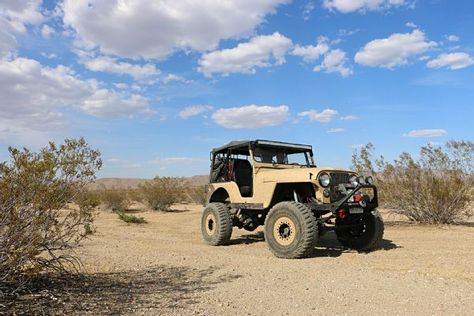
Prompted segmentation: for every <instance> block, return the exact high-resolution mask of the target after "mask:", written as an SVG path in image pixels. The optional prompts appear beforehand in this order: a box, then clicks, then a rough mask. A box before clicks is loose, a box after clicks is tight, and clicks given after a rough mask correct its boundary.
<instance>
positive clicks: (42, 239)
mask: <svg viewBox="0 0 474 316" xmlns="http://www.w3.org/2000/svg"><path fill="white" fill-rule="evenodd" d="M9 153H10V156H11V160H10V161H8V162H3V163H0V295H1V294H2V292H3V293H12V292H14V291H16V290H18V289H20V288H21V287H22V285H24V284H26V283H27V282H28V280H29V279H31V278H32V277H34V276H35V275H37V274H38V273H40V272H42V271H45V270H49V271H51V270H54V271H62V272H64V271H66V269H67V268H71V267H72V268H74V267H77V266H78V264H79V261H78V259H77V257H75V256H74V253H73V252H71V250H72V249H73V247H74V246H76V245H77V244H78V243H79V242H80V241H81V240H82V239H83V238H84V237H85V236H86V235H87V233H88V227H89V228H90V225H91V224H92V221H93V208H92V207H91V206H90V205H88V204H87V203H86V204H83V205H81V206H80V207H79V208H75V209H66V208H65V207H66V204H67V203H68V202H69V201H74V200H75V198H76V197H77V195H78V193H79V192H81V191H82V190H83V189H84V187H85V186H86V185H87V184H88V183H89V182H91V181H93V180H94V178H95V173H96V172H97V171H98V170H99V169H100V167H101V165H102V161H101V160H100V153H99V152H98V151H96V150H92V149H91V148H90V147H89V146H88V144H87V143H86V142H85V140H84V139H82V138H81V139H79V140H74V139H67V140H65V142H64V144H62V145H60V146H56V145H55V144H54V143H50V144H49V145H48V146H47V147H45V148H43V149H41V150H40V151H39V152H37V153H35V152H32V151H29V150H28V149H21V150H20V149H15V148H9Z"/></svg>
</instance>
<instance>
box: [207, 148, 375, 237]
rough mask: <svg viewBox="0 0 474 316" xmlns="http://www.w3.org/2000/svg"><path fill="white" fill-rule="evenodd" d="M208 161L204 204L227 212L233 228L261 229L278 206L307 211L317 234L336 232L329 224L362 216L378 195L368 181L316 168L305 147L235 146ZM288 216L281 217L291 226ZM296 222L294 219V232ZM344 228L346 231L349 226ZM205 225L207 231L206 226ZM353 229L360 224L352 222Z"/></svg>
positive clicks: (371, 208) (346, 172)
mask: <svg viewBox="0 0 474 316" xmlns="http://www.w3.org/2000/svg"><path fill="white" fill-rule="evenodd" d="M210 158H211V171H210V175H209V179H210V181H209V185H208V186H207V193H208V205H211V204H212V205H217V204H219V205H218V206H219V207H222V208H223V209H225V210H226V212H228V213H229V218H230V219H229V221H230V222H231V224H232V226H236V227H239V228H244V229H247V230H249V231H252V230H254V229H256V228H257V227H258V226H260V225H263V224H265V221H266V219H267V215H268V214H269V212H270V211H271V210H272V208H274V207H276V206H277V205H278V204H280V203H283V202H286V204H284V205H286V207H287V208H290V209H291V210H290V211H291V212H293V213H294V212H298V211H296V210H295V209H294V208H295V207H296V208H302V207H304V208H305V210H304V211H302V212H310V213H311V216H312V217H314V222H315V223H316V225H317V228H316V229H317V230H318V231H317V234H318V235H321V234H323V233H324V231H326V230H332V229H335V227H334V225H333V226H332V227H331V226H330V224H331V220H335V219H339V222H341V221H344V222H347V220H345V219H348V218H352V219H355V218H356V217H357V216H363V215H364V214H367V213H370V212H373V211H374V210H375V209H376V207H377V206H378V199H377V190H376V187H375V186H374V185H373V180H372V178H371V177H367V178H364V177H361V176H358V175H357V174H356V173H355V172H353V171H350V170H345V169H337V168H321V167H317V166H316V165H315V163H314V158H313V150H312V147H311V146H310V145H303V144H293V143H284V142H279V141H269V140H254V141H234V142H230V143H228V144H226V145H224V146H221V147H219V148H215V149H213V150H212V151H211V157H210ZM290 202H291V203H292V204H291V203H290ZM288 203H290V204H288ZM282 205H283V204H282ZM280 208H282V209H283V208H284V206H280ZM216 212H217V211H214V213H215V214H217V213H216ZM221 212H224V211H221ZM281 212H283V213H284V212H285V211H284V210H282V211H281ZM356 214H357V215H356ZM297 215H298V214H297ZM325 215H326V217H325ZM327 215H329V216H327ZM283 217H284V216H283ZM283 217H282V218H283ZM290 217H291V216H289V217H285V218H288V220H287V221H292V220H291V219H289V218H290ZM208 220H209V219H208ZM217 220H218V219H217V218H216V219H214V221H217ZM203 221H205V219H203ZM211 221H212V219H211ZM297 221H298V219H297V218H293V221H292V223H293V224H294V225H295V227H294V228H293V231H295V232H296V231H297V226H298V225H297V224H295V223H294V222H297ZM290 224H291V223H290ZM309 224H311V223H309ZM332 224H334V223H332ZM345 224H347V225H349V226H350V225H351V222H347V223H345ZM202 225H205V223H204V224H202ZM207 225H208V226H209V227H210V224H209V222H208V223H207ZM274 225H277V224H274ZM282 225H283V224H282ZM347 225H346V226H347ZM357 225H359V226H360V225H362V224H360V223H355V226H357ZM277 226H278V225H277ZM310 226H311V225H310ZM336 226H337V225H336ZM339 226H340V227H342V224H340V223H339ZM203 229H205V227H204V228H203ZM274 229H275V230H276V229H279V228H278V227H276V226H275V227H274ZM298 229H299V230H301V229H302V228H301V227H300V228H298ZM289 230H291V229H290V228H289ZM208 232H209V230H208ZM203 234H204V235H205V232H203ZM275 234H276V236H277V237H278V234H277V233H275ZM295 234H296V233H295ZM205 237H206V236H205Z"/></svg>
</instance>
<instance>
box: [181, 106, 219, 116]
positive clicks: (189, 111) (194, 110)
mask: <svg viewBox="0 0 474 316" xmlns="http://www.w3.org/2000/svg"><path fill="white" fill-rule="evenodd" d="M210 110H212V106H210V105H190V106H187V107H185V108H184V109H182V110H181V111H180V112H179V114H178V115H179V117H180V118H182V119H188V118H190V117H193V116H196V115H199V114H201V113H204V112H207V111H210Z"/></svg>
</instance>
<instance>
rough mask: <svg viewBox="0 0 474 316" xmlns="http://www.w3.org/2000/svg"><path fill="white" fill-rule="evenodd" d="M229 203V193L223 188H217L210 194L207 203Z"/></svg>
mask: <svg viewBox="0 0 474 316" xmlns="http://www.w3.org/2000/svg"><path fill="white" fill-rule="evenodd" d="M228 201H229V192H227V190H226V189H224V188H218V189H217V190H215V191H214V192H212V194H211V196H210V197H209V201H208V203H215V202H220V203H226V202H228Z"/></svg>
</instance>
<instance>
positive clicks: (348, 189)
mask: <svg viewBox="0 0 474 316" xmlns="http://www.w3.org/2000/svg"><path fill="white" fill-rule="evenodd" d="M338 189H339V191H340V192H341V193H342V194H345V195H344V197H343V198H341V199H340V200H338V201H336V202H333V203H331V204H317V203H311V204H310V208H311V209H312V210H314V211H330V212H331V213H333V214H336V212H337V210H339V209H341V208H345V207H361V208H363V209H364V210H373V209H374V208H376V207H377V206H378V205H379V199H378V193H377V187H376V186H375V185H373V184H359V185H357V186H355V187H353V186H351V185H347V184H346V185H344V184H341V185H339V187H338ZM360 189H372V191H373V197H372V199H371V200H369V201H366V200H363V204H361V202H349V199H350V198H351V197H353V196H354V195H355V194H356V193H357V192H359V190H360Z"/></svg>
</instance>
